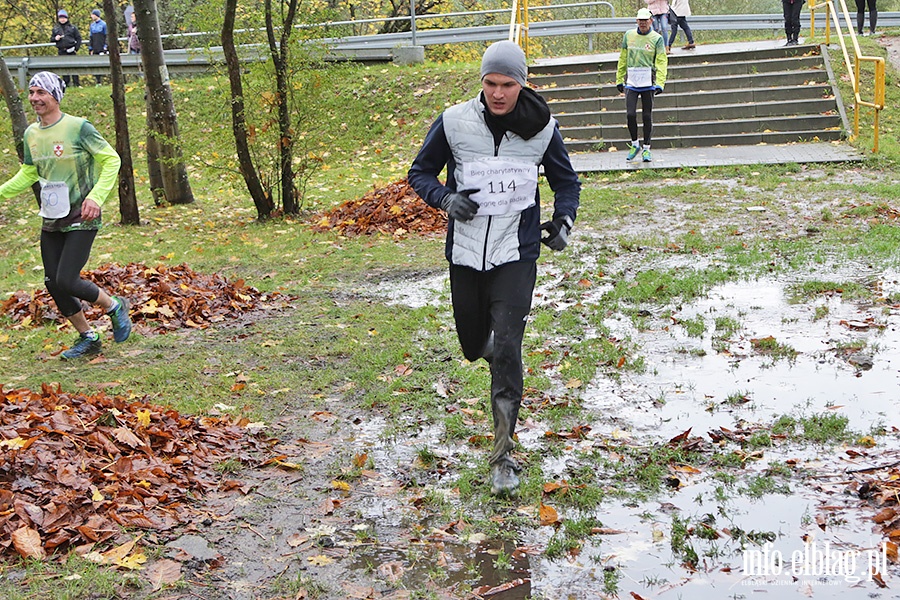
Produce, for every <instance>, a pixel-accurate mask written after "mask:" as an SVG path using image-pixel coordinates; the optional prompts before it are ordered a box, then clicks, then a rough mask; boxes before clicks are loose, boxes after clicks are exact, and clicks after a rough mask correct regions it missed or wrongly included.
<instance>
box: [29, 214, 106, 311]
mask: <svg viewBox="0 0 900 600" xmlns="http://www.w3.org/2000/svg"><path fill="white" fill-rule="evenodd" d="M96 236H97V232H96V231H66V232H62V231H41V260H42V261H43V263H44V285H46V286H47V291H49V292H50V295H51V296H52V297H53V300H55V301H56V307H57V308H58V309H59V312H61V313H62V314H63V316H64V317H71V316H72V315H74V314H77V313H78V312H79V311H81V301H82V300H86V301H87V302H90V303H91V304H93V303H95V302H96V301H97V298H99V297H100V288H98V287H97V286H96V285H94V284H93V283H92V282H90V281H88V280H86V279H82V278H81V270H82V269H83V268H84V265H86V264H87V261H88V258H89V257H90V255H91V246H92V245H93V244H94V238H95V237H96Z"/></svg>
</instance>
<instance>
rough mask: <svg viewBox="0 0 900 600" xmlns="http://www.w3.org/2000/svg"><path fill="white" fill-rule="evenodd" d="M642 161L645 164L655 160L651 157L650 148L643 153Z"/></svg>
mask: <svg viewBox="0 0 900 600" xmlns="http://www.w3.org/2000/svg"><path fill="white" fill-rule="evenodd" d="M641 160H643V161H644V162H650V161H651V160H653V157H652V156H650V148H644V152H643V153H641Z"/></svg>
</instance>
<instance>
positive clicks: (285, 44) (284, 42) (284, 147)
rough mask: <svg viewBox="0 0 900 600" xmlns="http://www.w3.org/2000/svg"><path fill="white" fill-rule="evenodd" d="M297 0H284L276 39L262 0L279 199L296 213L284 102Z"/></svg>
mask: <svg viewBox="0 0 900 600" xmlns="http://www.w3.org/2000/svg"><path fill="white" fill-rule="evenodd" d="M297 2H298V0H288V11H287V15H286V16H285V17H284V19H283V21H282V23H281V24H280V25H281V40H280V43H279V42H277V41H276V40H275V25H274V23H273V19H272V0H266V4H265V7H266V8H265V10H266V35H267V36H268V40H269V51H270V52H271V54H272V62H273V64H274V66H275V98H276V102H277V104H278V131H279V134H280V137H279V144H278V148H279V155H280V158H281V203H282V206H283V207H284V212H285V214H289V215H290V214H297V213H298V212H300V205H299V203H298V202H297V191H296V188H295V187H294V172H293V158H294V134H293V133H292V132H291V115H290V110H289V108H290V106H289V104H288V94H289V90H288V85H289V83H290V82H289V81H288V78H289V76H290V39H291V33H292V32H293V30H294V27H293V25H294V16H295V15H296V12H297Z"/></svg>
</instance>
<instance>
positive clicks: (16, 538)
mask: <svg viewBox="0 0 900 600" xmlns="http://www.w3.org/2000/svg"><path fill="white" fill-rule="evenodd" d="M11 537H12V542H13V547H14V548H15V549H16V552H18V553H19V555H20V556H22V557H23V558H33V559H36V560H44V559H45V558H47V552H46V551H45V550H44V547H43V545H42V544H41V535H40V534H39V533H38V532H37V530H36V529H32V528H31V527H20V528H19V529H16V530H15V531H13V532H12V536H11Z"/></svg>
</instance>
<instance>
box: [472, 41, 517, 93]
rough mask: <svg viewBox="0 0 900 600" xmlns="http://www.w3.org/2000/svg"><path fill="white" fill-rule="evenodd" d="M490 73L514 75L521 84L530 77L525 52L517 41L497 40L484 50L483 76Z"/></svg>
mask: <svg viewBox="0 0 900 600" xmlns="http://www.w3.org/2000/svg"><path fill="white" fill-rule="evenodd" d="M488 73H499V74H500V75H506V76H507V77H512V78H513V79H515V80H516V83H518V84H519V85H521V86H524V85H525V80H526V79H528V67H526V66H525V53H524V52H523V51H522V49H521V48H520V47H519V45H518V44H517V43H515V42H510V41H502V42H495V43H493V44H491V45H490V47H489V48H488V49H487V50H485V51H484V56H483V57H482V58H481V78H482V79H484V76H485V75H487V74H488Z"/></svg>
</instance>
